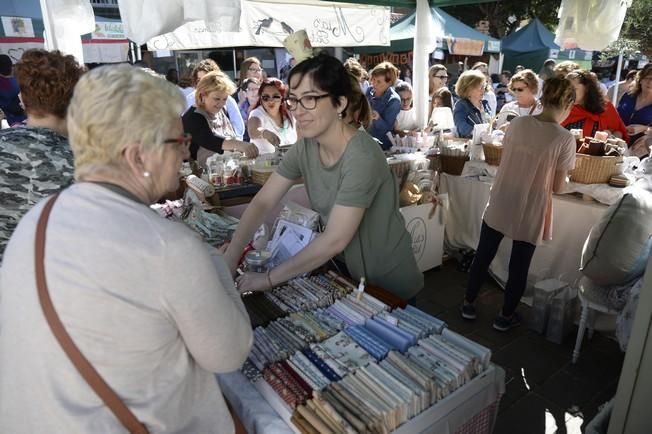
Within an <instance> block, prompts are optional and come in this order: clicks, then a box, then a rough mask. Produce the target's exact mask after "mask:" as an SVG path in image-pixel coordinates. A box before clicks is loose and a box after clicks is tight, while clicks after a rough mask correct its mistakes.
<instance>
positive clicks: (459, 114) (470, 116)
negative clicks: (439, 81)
mask: <svg viewBox="0 0 652 434" xmlns="http://www.w3.org/2000/svg"><path fill="white" fill-rule="evenodd" d="M486 86H487V80H486V77H485V75H484V74H483V73H482V72H480V71H478V70H475V69H471V70H469V71H465V72H463V73H462V75H460V78H459V79H458V80H457V83H455V93H457V96H459V97H460V99H459V100H458V101H457V102H456V103H455V108H454V109H453V121H454V122H455V128H457V135H458V136H460V137H471V136H472V135H473V126H474V125H476V124H482V123H485V122H488V120H489V118H490V117H491V109H490V107H489V104H488V103H487V101H485V100H484V99H482V98H483V96H484V93H485V88H486Z"/></svg>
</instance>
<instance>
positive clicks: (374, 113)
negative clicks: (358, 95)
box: [371, 110, 380, 121]
mask: <svg viewBox="0 0 652 434" xmlns="http://www.w3.org/2000/svg"><path fill="white" fill-rule="evenodd" d="M371 119H372V120H374V121H377V120H378V119H380V113H378V112H377V111H376V110H374V111H372V112H371Z"/></svg>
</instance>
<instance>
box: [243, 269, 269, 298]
mask: <svg viewBox="0 0 652 434" xmlns="http://www.w3.org/2000/svg"><path fill="white" fill-rule="evenodd" d="M235 284H236V287H237V288H238V291H240V294H244V293H247V292H262V291H268V290H270V289H272V288H271V287H270V286H269V281H268V279H267V274H266V273H252V272H250V271H248V272H246V273H244V274H243V275H242V276H238V277H237V278H236V279H235Z"/></svg>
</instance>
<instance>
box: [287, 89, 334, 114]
mask: <svg viewBox="0 0 652 434" xmlns="http://www.w3.org/2000/svg"><path fill="white" fill-rule="evenodd" d="M328 96H330V95H329V94H327V93H325V94H323V95H304V96H302V97H301V98H295V97H293V96H290V97H288V98H286V99H285V105H287V108H288V110H290V111H294V110H296V109H297V107H299V104H301V106H302V107H303V108H304V109H306V110H314V109H315V107H317V101H319V100H320V99H322V98H326V97H328Z"/></svg>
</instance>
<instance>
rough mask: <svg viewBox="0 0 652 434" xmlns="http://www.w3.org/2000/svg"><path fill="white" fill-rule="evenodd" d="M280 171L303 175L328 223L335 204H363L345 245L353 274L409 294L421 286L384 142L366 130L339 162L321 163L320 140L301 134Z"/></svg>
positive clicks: (293, 176) (399, 293) (287, 175)
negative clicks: (354, 228)
mask: <svg viewBox="0 0 652 434" xmlns="http://www.w3.org/2000/svg"><path fill="white" fill-rule="evenodd" d="M277 172H278V174H279V175H281V176H283V177H285V178H287V179H292V180H294V179H297V178H300V177H302V176H303V179H304V183H305V186H306V191H307V192H308V197H309V199H310V203H311V205H312V208H313V209H314V210H315V211H317V212H318V213H319V215H320V216H321V218H322V222H323V223H324V224H328V217H329V215H330V212H331V209H332V208H333V206H334V205H342V206H347V207H356V208H364V209H365V213H364V217H363V218H362V222H361V223H360V226H359V228H358V230H357V232H356V233H355V235H354V236H353V239H352V240H351V242H350V243H349V245H348V246H347V247H346V248H345V249H344V261H345V262H346V266H347V267H348V269H349V272H350V273H351V275H352V277H353V278H355V279H360V277H362V276H365V277H366V280H367V282H369V284H371V285H374V286H379V287H381V288H384V289H386V290H388V291H390V292H392V293H393V294H395V295H397V296H399V297H401V298H403V299H409V298H411V297H414V296H415V295H416V293H417V292H419V291H420V290H421V289H422V288H423V273H421V272H420V271H419V269H418V267H417V264H416V260H415V259H414V255H413V253H412V240H411V239H410V234H408V232H407V230H406V229H405V220H404V219H403V215H402V214H401V213H400V212H399V210H398V205H399V203H398V188H397V185H396V182H395V181H394V176H393V175H392V173H391V171H390V170H389V166H388V165H387V160H386V158H385V155H384V154H383V152H382V150H381V149H380V146H378V144H377V143H376V142H375V141H374V140H373V138H372V137H371V136H369V135H368V134H367V133H366V132H364V131H359V132H358V133H357V134H356V135H355V136H354V137H353V138H352V139H351V141H350V142H349V143H348V145H347V146H346V150H345V151H344V153H343V154H342V157H341V158H340V159H339V161H338V162H337V163H335V164H334V165H333V166H331V167H326V166H324V165H323V164H322V162H321V159H320V157H319V143H318V142H317V141H316V140H315V139H300V140H299V141H298V142H297V143H296V144H295V145H294V146H292V148H291V149H290V150H289V151H288V152H287V153H286V154H285V157H284V158H283V161H282V162H281V165H280V166H279V168H278V171H277Z"/></svg>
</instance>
